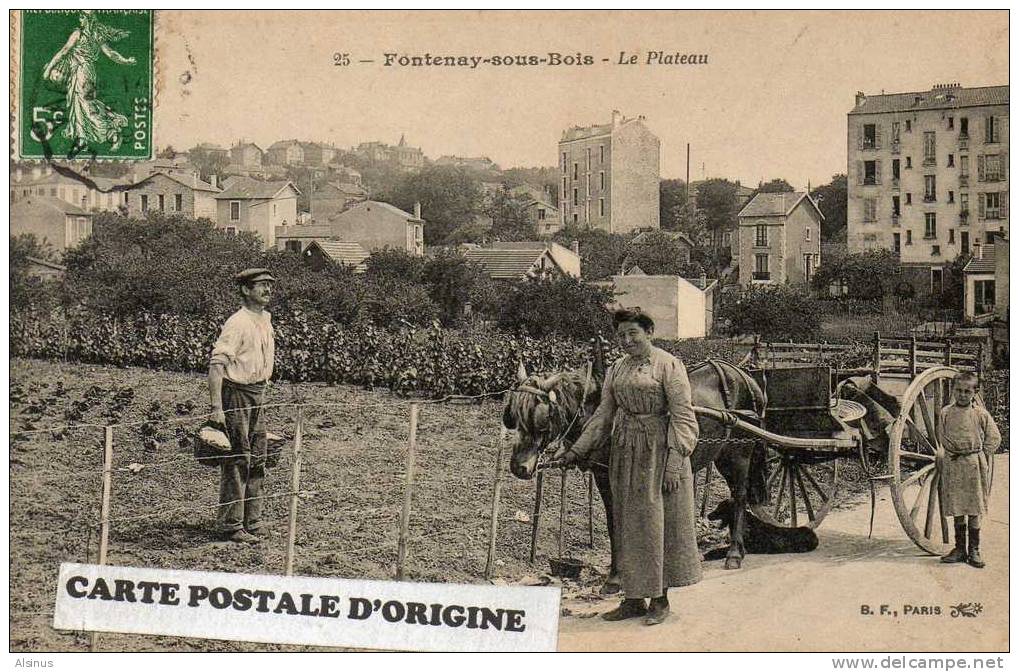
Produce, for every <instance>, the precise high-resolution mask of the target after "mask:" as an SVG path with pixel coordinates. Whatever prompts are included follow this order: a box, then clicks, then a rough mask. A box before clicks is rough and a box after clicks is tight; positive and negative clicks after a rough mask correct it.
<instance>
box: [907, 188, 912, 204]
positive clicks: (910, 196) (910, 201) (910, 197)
mask: <svg viewBox="0 0 1019 672" xmlns="http://www.w3.org/2000/svg"><path fill="white" fill-rule="evenodd" d="M906 205H913V194H911V193H909V192H908V191H907V192H906Z"/></svg>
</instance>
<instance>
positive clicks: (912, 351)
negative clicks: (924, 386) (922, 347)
mask: <svg viewBox="0 0 1019 672" xmlns="http://www.w3.org/2000/svg"><path fill="white" fill-rule="evenodd" d="M909 377H910V378H911V379H912V378H916V334H911V335H910V338H909Z"/></svg>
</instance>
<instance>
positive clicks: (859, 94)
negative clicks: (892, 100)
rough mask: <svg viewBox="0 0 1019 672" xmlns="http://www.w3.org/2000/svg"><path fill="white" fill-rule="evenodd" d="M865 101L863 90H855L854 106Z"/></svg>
mask: <svg viewBox="0 0 1019 672" xmlns="http://www.w3.org/2000/svg"><path fill="white" fill-rule="evenodd" d="M865 102H867V96H865V95H864V93H863V91H857V92H856V106H857V107H859V106H860V105H863V104H864V103H865Z"/></svg>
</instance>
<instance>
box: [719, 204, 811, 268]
mask: <svg viewBox="0 0 1019 672" xmlns="http://www.w3.org/2000/svg"><path fill="white" fill-rule="evenodd" d="M736 219H737V221H738V222H739V226H738V227H737V242H736V247H737V249H738V251H739V254H738V255H737V256H736V257H734V260H738V263H739V284H740V285H743V286H749V285H753V284H776V285H781V284H792V283H809V282H810V279H811V278H812V277H813V274H814V269H816V268H817V267H818V266H820V265H821V222H823V221H824V215H823V214H821V210H820V208H818V207H817V203H815V202H814V199H812V198H811V197H810V195H809V194H807V193H806V192H803V191H795V192H787V193H769V194H764V193H759V194H757V195H756V196H754V197H753V198H752V199H750V202H749V203H747V204H746V205H745V206H743V209H742V210H740V211H739V214H738V215H737V217H736Z"/></svg>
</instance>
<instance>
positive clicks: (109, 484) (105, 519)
mask: <svg viewBox="0 0 1019 672" xmlns="http://www.w3.org/2000/svg"><path fill="white" fill-rule="evenodd" d="M104 429H105V434H106V441H105V442H104V446H103V498H102V503H101V504H100V506H99V564H100V565H105V564H106V554H107V552H108V551H109V546H110V491H111V490H112V489H113V427H111V426H109V425H107V426H106V427H105V428H104ZM98 648H99V633H98V632H96V631H94V630H93V631H92V633H91V635H90V637H89V650H91V651H96V650H97V649H98Z"/></svg>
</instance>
